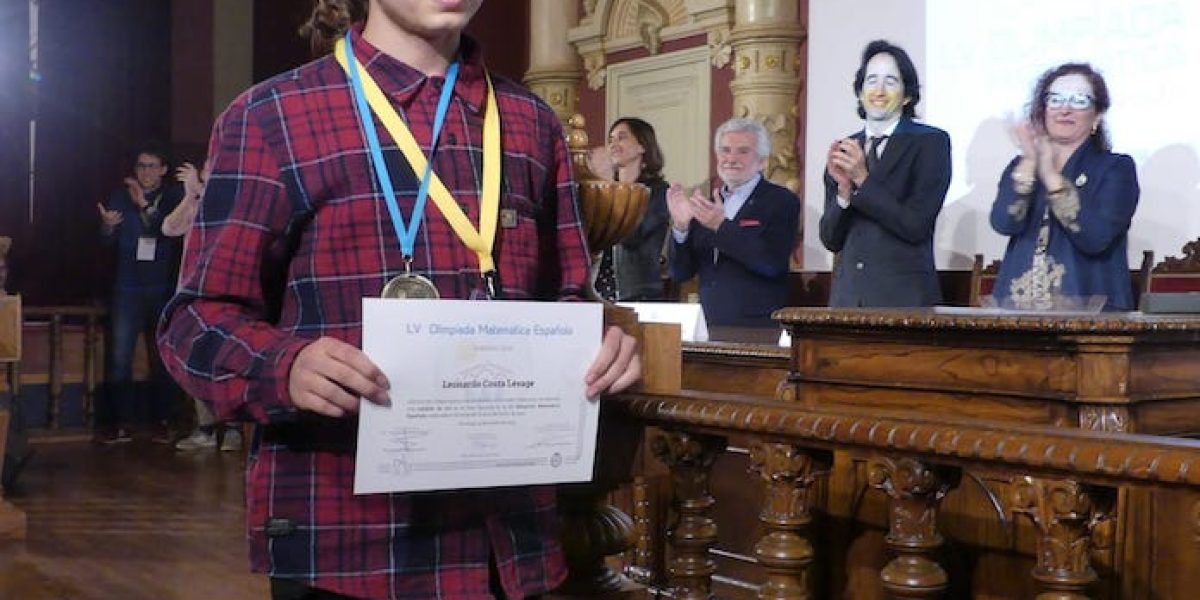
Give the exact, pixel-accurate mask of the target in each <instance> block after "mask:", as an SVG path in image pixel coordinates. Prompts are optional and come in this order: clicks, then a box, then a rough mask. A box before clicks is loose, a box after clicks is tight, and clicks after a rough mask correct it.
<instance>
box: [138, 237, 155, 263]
mask: <svg viewBox="0 0 1200 600" xmlns="http://www.w3.org/2000/svg"><path fill="white" fill-rule="evenodd" d="M157 248H158V240H156V239H154V238H152V237H140V238H138V245H137V259H138V261H139V262H147V261H153V260H154V251H155V250H156V249H157Z"/></svg>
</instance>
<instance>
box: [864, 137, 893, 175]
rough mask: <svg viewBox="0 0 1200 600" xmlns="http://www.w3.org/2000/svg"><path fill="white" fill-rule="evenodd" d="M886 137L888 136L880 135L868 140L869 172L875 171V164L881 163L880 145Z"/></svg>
mask: <svg viewBox="0 0 1200 600" xmlns="http://www.w3.org/2000/svg"><path fill="white" fill-rule="evenodd" d="M886 139H888V136H886V135H878V136H871V138H870V139H869V140H868V141H867V172H871V171H874V170H875V165H877V164H879V145H880V144H882V143H883V141H884V140H886Z"/></svg>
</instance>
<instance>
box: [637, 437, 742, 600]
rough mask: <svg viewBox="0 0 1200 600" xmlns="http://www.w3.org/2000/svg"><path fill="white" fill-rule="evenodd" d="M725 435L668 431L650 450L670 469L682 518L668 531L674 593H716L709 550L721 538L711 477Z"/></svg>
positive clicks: (704, 595) (695, 595)
mask: <svg viewBox="0 0 1200 600" xmlns="http://www.w3.org/2000/svg"><path fill="white" fill-rule="evenodd" d="M724 449H725V438H720V437H714V436H705V435H693V434H690V433H682V432H667V433H665V434H663V435H661V436H658V437H656V438H654V442H653V446H652V450H653V451H654V456H656V457H658V459H659V460H661V461H662V462H663V463H664V464H666V465H667V467H668V468H670V470H671V483H672V487H673V496H674V499H673V502H672V503H673V505H674V508H675V510H676V511H677V512H678V520H677V521H676V522H675V523H674V524H673V526H672V527H671V528H670V530H669V531H668V532H667V539H668V540H669V541H670V544H671V549H672V551H673V552H672V558H671V564H670V567H669V568H668V570H667V571H668V585H669V587H670V593H671V597H672V598H686V599H688V600H692V599H701V598H712V597H713V595H712V575H713V573H714V572H716V570H717V566H716V563H714V562H713V560H712V559H711V558H709V556H708V549H709V548H711V547H712V545H713V544H715V543H716V541H717V524H716V522H715V521H713V520H712V518H711V517H709V516H708V513H709V510H710V509H711V508H712V506H713V504H715V503H716V501H715V500H714V499H713V497H712V494H710V493H709V489H708V480H709V473H710V472H711V470H712V465H713V461H715V460H716V458H717V455H718V454H720V453H721V452H722V451H724Z"/></svg>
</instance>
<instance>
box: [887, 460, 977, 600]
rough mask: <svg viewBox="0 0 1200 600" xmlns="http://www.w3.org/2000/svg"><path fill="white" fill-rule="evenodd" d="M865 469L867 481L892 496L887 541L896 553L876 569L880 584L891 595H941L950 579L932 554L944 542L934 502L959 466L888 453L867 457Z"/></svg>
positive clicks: (953, 479) (950, 484) (954, 482)
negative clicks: (931, 464) (931, 463)
mask: <svg viewBox="0 0 1200 600" xmlns="http://www.w3.org/2000/svg"><path fill="white" fill-rule="evenodd" d="M867 470H868V478H869V480H870V482H871V486H872V487H875V488H877V489H879V490H882V491H883V492H884V493H885V494H887V495H888V497H889V498H891V502H890V508H889V513H890V514H889V516H888V534H887V543H888V546H890V547H891V549H892V550H893V551H894V552H895V553H896V558H894V559H892V561H891V562H889V563H888V564H887V565H886V566H884V568H883V570H882V571H881V572H880V577H881V579H882V580H883V589H884V590H886V591H887V592H888V594H889V595H890V596H891V597H893V598H937V597H940V596H941V595H942V593H943V592H945V591H946V587H947V584H948V582H949V579H948V578H947V576H946V570H945V569H943V568H942V566H941V565H940V564H938V563H937V561H936V560H935V558H934V557H935V555H936V553H937V551H938V549H939V548H940V547H941V546H942V542H943V538H942V534H941V533H939V532H938V529H937V514H938V506H939V505H940V504H941V501H942V498H944V497H945V496H946V493H947V492H948V491H950V488H952V487H953V486H955V485H957V484H958V475H959V473H958V471H957V470H956V469H945V470H942V469H936V468H931V467H929V466H927V465H925V464H924V463H921V462H920V461H917V460H913V459H911V458H900V459H893V458H888V457H874V458H872V459H871V460H869V461H868V462H867Z"/></svg>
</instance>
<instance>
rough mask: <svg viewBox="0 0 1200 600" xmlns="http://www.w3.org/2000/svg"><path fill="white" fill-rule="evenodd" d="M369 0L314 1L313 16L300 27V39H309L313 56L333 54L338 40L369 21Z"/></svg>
mask: <svg viewBox="0 0 1200 600" xmlns="http://www.w3.org/2000/svg"><path fill="white" fill-rule="evenodd" d="M367 3H368V0H314V2H313V9H312V14H311V15H309V17H308V20H307V21H305V22H304V24H303V25H301V26H300V31H299V34H300V37H302V38H307V39H308V45H309V47H310V48H311V49H312V53H313V56H324V55H326V54H329V53H330V52H333V45H334V44H335V43H337V40H338V38H340V37H342V36H343V35H345V34H346V31H347V30H349V29H350V27H351V26H353V25H355V24H357V23H363V22H365V21H366V20H367V7H368V6H367Z"/></svg>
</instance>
